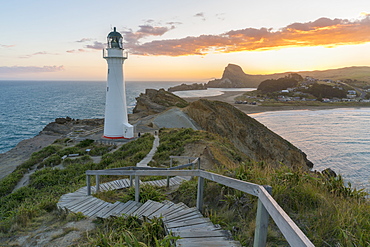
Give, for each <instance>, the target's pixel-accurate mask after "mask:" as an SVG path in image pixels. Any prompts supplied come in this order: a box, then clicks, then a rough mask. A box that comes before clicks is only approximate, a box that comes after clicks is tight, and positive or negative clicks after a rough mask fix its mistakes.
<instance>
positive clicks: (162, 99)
mask: <svg viewBox="0 0 370 247" xmlns="http://www.w3.org/2000/svg"><path fill="white" fill-rule="evenodd" d="M187 105H188V103H187V102H186V100H184V99H182V98H180V97H178V96H176V95H174V94H172V93H170V92H167V91H166V90H164V89H159V90H156V89H146V90H145V94H140V96H139V97H137V98H136V106H135V108H134V110H133V113H140V115H142V116H148V115H152V114H157V113H160V112H163V111H165V110H166V109H168V108H169V107H173V106H176V107H180V108H183V107H185V106H187Z"/></svg>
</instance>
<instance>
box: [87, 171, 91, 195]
mask: <svg viewBox="0 0 370 247" xmlns="http://www.w3.org/2000/svg"><path fill="white" fill-rule="evenodd" d="M86 183H87V187H86V188H87V195H88V196H90V195H91V183H90V175H86Z"/></svg>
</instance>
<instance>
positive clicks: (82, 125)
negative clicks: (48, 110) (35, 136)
mask: <svg viewBox="0 0 370 247" xmlns="http://www.w3.org/2000/svg"><path fill="white" fill-rule="evenodd" d="M103 124H104V119H82V120H80V119H73V118H70V117H66V118H56V119H55V121H54V122H51V123H49V124H48V125H46V126H45V127H44V129H43V130H42V131H41V132H40V134H46V135H66V134H68V133H71V132H73V131H82V130H83V131H89V130H92V129H94V128H96V127H98V126H102V125H103Z"/></svg>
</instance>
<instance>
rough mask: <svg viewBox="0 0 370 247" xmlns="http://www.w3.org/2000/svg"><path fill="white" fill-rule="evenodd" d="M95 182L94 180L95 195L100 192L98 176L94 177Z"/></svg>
mask: <svg viewBox="0 0 370 247" xmlns="http://www.w3.org/2000/svg"><path fill="white" fill-rule="evenodd" d="M95 180H96V193H98V192H99V190H100V175H96V176H95Z"/></svg>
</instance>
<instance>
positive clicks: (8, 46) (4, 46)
mask: <svg viewBox="0 0 370 247" xmlns="http://www.w3.org/2000/svg"><path fill="white" fill-rule="evenodd" d="M14 46H15V45H2V44H0V47H1V48H11V47H14Z"/></svg>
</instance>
